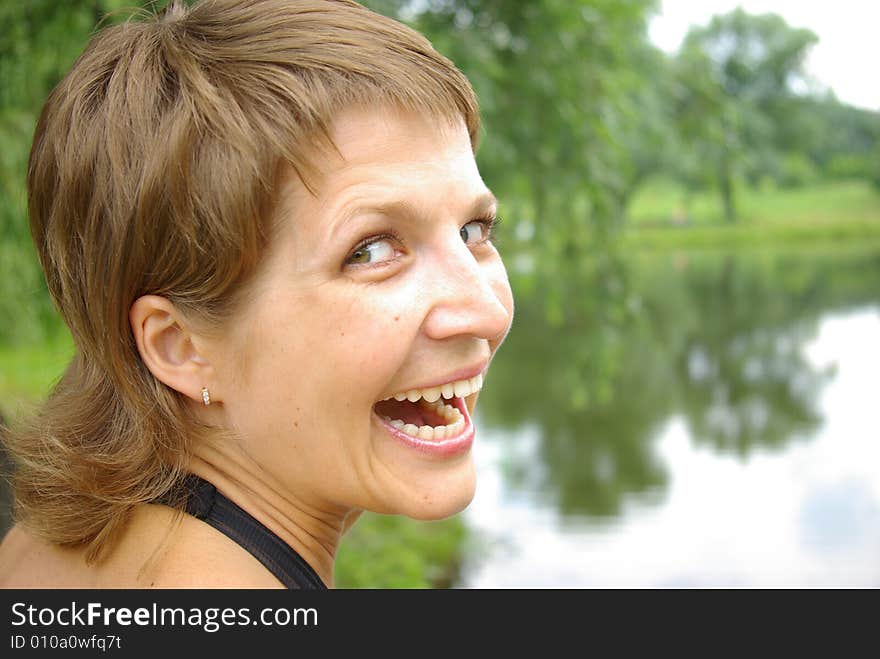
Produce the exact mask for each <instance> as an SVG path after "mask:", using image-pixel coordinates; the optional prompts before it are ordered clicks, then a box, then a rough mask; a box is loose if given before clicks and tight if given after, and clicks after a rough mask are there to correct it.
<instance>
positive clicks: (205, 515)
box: [183, 474, 327, 590]
mask: <svg viewBox="0 0 880 659" xmlns="http://www.w3.org/2000/svg"><path fill="white" fill-rule="evenodd" d="M183 489H184V491H185V492H186V493H187V494H188V496H187V500H186V508H185V510H186V512H188V513H189V514H190V515H192V516H193V517H196V518H198V519H200V520H202V521H203V522H206V523H207V524H209V525H211V526H213V527H214V528H215V529H217V530H218V531H220V532H221V533H223V534H224V535H226V536H227V537H229V538H230V539H232V540H233V541H234V542H235V543H237V544H238V545H240V546H241V547H243V548H244V549H245V550H247V551H248V552H249V553H250V554H251V555H252V556H253V557H254V558H256V559H257V560H258V561H260V563H262V564H263V565H265V566H266V569H267V570H269V572H271V573H272V574H273V575H275V577H276V578H277V579H278V580H279V581H280V582H281V583H283V584H284V585H285V586H286V587H287V588H291V589H301V590H326V589H327V586H326V585H325V584H324V582H323V581H321V578H320V577H319V576H318V574H317V573H316V572H315V570H314V569H312V566H311V565H309V564H308V563H306V561H305V559H303V557H302V556H300V555H299V554H298V553H296V552H295V551H294V550H293V549H292V548H291V547H290V546H289V545H288V544H287V543H286V542H284V541H283V540H282V539H281V538H279V537H278V536H277V535H275V534H274V533H272V531H270V530H269V529H267V528H266V527H265V526H263V524H261V523H260V522H258V521H257V520H256V519H254V518H253V517H251V515H249V514H248V513H246V512H245V511H244V510H243V509H242V508H240V507H239V506H238V505H236V504H235V503H234V502H232V501H230V500H229V499H227V498H226V497H225V496H223V495H222V494H221V493H220V492H219V491H218V490H217V488H216V487H214V486H213V485H212V484H211V483H209V482H208V481H206V480H204V479H203V478H199V477H198V476H195V475H192V474H191V475H189V476H187V478H186V479H185V480H184V483H183Z"/></svg>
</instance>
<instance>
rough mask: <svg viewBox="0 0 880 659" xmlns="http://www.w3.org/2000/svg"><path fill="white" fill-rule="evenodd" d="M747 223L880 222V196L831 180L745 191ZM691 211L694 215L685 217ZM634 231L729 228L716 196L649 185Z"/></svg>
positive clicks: (740, 200) (741, 201)
mask: <svg viewBox="0 0 880 659" xmlns="http://www.w3.org/2000/svg"><path fill="white" fill-rule="evenodd" d="M737 207H738V211H739V216H740V217H739V222H741V223H743V224H778V223H783V224H790V223H794V224H829V223H839V222H857V223H858V222H880V191H878V190H877V189H876V188H875V187H873V186H872V185H871V184H870V183H869V182H867V181H830V182H821V183H817V184H815V185H811V186H806V187H803V188H765V189H749V188H744V187H743V188H741V189H740V190H739V192H738V195H737ZM685 209H687V210H688V212H687V213H686V212H685ZM628 215H629V219H630V221H631V222H632V224H633V226H646V225H650V226H656V225H668V226H675V225H677V224H682V223H685V215H688V219H689V221H687V224H690V225H699V226H702V225H713V224H721V223H723V208H722V206H721V199H720V197H719V195H718V194H717V193H715V192H714V191H701V192H696V193H688V192H687V191H686V190H685V189H684V188H683V187H682V186H681V185H678V184H676V183H674V182H672V181H668V180H663V179H656V180H652V181H649V182H647V183H646V184H645V185H643V186H642V188H641V189H640V190H639V191H638V192H637V193H636V195H635V196H634V198H633V200H632V203H631V204H630V208H629V214H628Z"/></svg>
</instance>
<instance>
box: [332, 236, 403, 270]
mask: <svg viewBox="0 0 880 659" xmlns="http://www.w3.org/2000/svg"><path fill="white" fill-rule="evenodd" d="M396 255H397V250H396V249H395V248H394V245H393V244H392V242H391V239H390V238H377V239H374V240H373V241H371V242H368V243H364V244H363V245H361V246H360V247H358V248H357V249H355V250H354V251H353V252H352V253H351V256H349V257H348V258H347V259H346V260H345V262H346V264H354V265H365V264H370V263H382V262H384V261H391V260H393V259H394V257H395V256H396Z"/></svg>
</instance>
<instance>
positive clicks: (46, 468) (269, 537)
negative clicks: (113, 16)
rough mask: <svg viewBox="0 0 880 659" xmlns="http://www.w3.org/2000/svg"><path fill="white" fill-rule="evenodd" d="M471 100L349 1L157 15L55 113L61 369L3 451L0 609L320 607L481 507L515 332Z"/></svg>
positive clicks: (37, 218) (54, 107)
mask: <svg viewBox="0 0 880 659" xmlns="http://www.w3.org/2000/svg"><path fill="white" fill-rule="evenodd" d="M478 128H479V118H478V115H477V105H476V100H475V98H474V96H473V92H472V90H471V87H470V85H469V84H468V82H467V80H466V79H465V78H464V76H462V74H461V73H460V72H459V71H458V70H457V69H456V68H455V67H454V66H453V65H452V64H451V63H450V62H449V61H448V60H446V59H445V58H443V57H442V56H441V55H439V54H438V53H436V52H435V51H434V50H433V49H432V47H431V46H430V44H429V43H428V42H427V41H426V40H425V39H424V38H422V37H421V36H420V35H418V34H417V33H415V32H413V31H412V30H410V29H409V28H407V27H405V26H403V25H401V24H399V23H396V22H394V21H391V20H389V19H387V18H383V17H381V16H379V15H376V14H373V13H371V12H369V11H367V10H366V9H364V8H363V7H361V6H360V5H357V4H356V3H354V2H349V1H347V0H308V1H306V0H237V1H233V0H203V1H202V2H199V3H197V4H195V5H193V6H192V7H189V8H187V7H185V6H184V5H183V4H182V3H178V2H172V3H171V4H170V5H169V7H168V8H167V9H166V10H165V11H164V12H162V13H161V14H160V15H157V16H152V17H149V18H147V19H144V20H141V21H130V22H128V23H126V24H124V25H120V26H117V27H110V28H106V29H104V30H103V31H101V32H99V33H98V34H97V35H96V36H95V37H94V39H93V40H92V43H91V44H90V45H89V46H88V48H87V49H86V51H85V52H84V53H83V55H82V56H81V57H80V59H79V60H78V61H77V63H76V64H75V65H74V67H73V68H72V70H71V71H70V72H69V74H68V75H67V76H66V77H65V79H64V80H63V81H62V82H61V83H60V84H59V86H58V87H57V88H56V89H55V91H54V92H53V93H52V95H51V96H50V98H49V99H48V101H47V103H46V106H45V108H44V111H43V114H42V116H41V118H40V121H39V123H38V126H37V130H36V134H35V138H34V144H33V149H32V152H31V159H30V166H29V172H28V191H29V207H30V219H31V229H32V233H33V236H34V240H35V243H36V245H37V248H38V251H39V254H40V258H41V263H42V265H43V269H44V271H45V274H46V279H47V282H48V284H49V288H50V291H51V293H52V295H53V297H54V299H55V302H56V304H57V305H58V307H59V309H60V310H61V312H62V314H63V316H64V318H65V321H66V322H67V324H68V326H69V327H70V330H71V333H72V335H73V337H74V341H75V343H76V349H77V352H76V356H75V357H74V359H73V361H72V363H71V364H70V366H69V368H68V369H67V371H66V373H65V375H64V377H63V378H62V380H61V382H60V383H59V384H58V386H57V387H56V388H55V390H54V391H53V393H52V394H51V396H50V397H49V400H48V401H47V403H46V405H45V408H44V409H43V410H42V412H41V413H40V415H39V416H38V417H37V418H36V419H34V420H33V421H32V422H31V423H30V424H29V425H28V426H26V427H21V428H18V429H16V430H15V432H11V433H9V435H8V437H7V438H6V443H7V447H8V450H9V452H10V455H11V456H12V458H13V460H14V462H15V467H16V470H15V474H14V481H13V486H14V493H15V504H16V506H15V510H16V515H17V520H18V523H17V525H16V526H15V527H14V528H13V529H12V530H11V531H10V532H9V534H8V535H7V537H6V538H5V539H4V541H3V544H2V546H0V565H2V566H3V568H2V573H0V583H2V585H4V586H6V587H16V586H17V587H57V586H79V587H151V586H155V587H190V586H208V587H212V586H216V587H221V586H222V587H237V586H257V587H283V586H287V587H291V588H311V587H314V588H322V587H327V586H332V580H333V564H334V558H335V555H336V549H337V547H338V545H339V542H340V538H341V537H342V534H343V533H344V532H345V531H346V530H347V529H348V528H349V527H350V526H351V524H352V523H353V522H354V521H355V520H356V519H357V516H358V515H359V514H360V512H361V511H364V510H370V511H375V512H379V513H388V514H401V515H406V516H409V517H413V518H417V519H438V518H442V517H447V516H449V515H452V514H454V513H456V512H458V511H460V510H462V509H463V508H464V507H465V506H467V504H468V503H469V502H470V500H471V498H472V496H473V493H474V485H475V475H474V467H473V463H472V460H471V455H470V448H471V445H472V443H473V441H474V437H475V430H474V426H473V423H472V421H471V418H472V413H473V409H474V405H475V404H476V399H477V396H478V394H479V391H480V388H481V387H482V385H483V379H484V376H485V373H486V371H487V369H488V367H489V364H490V361H491V359H492V357H493V355H494V354H495V351H496V350H497V349H498V347H499V345H500V344H501V342H502V341H503V340H504V337H505V336H506V334H507V332H508V330H509V328H510V323H511V319H512V313H513V300H512V296H511V291H510V287H509V285H508V282H507V276H506V273H505V270H504V266H503V264H502V262H501V259H500V257H499V255H498V252H497V251H496V250H495V248H494V246H493V245H492V228H493V225H494V223H495V213H496V202H495V199H494V197H493V196H492V194H491V192H490V191H489V190H488V188H487V187H486V185H485V183H484V182H483V180H482V178H481V176H480V173H479V171H478V169H477V165H476V162H475V159H474V149H475V145H476V135H477V132H478Z"/></svg>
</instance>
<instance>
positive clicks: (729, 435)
mask: <svg viewBox="0 0 880 659" xmlns="http://www.w3.org/2000/svg"><path fill="white" fill-rule="evenodd" d="M557 267H558V265H557ZM609 272H611V273H612V276H613V277H614V279H615V282H616V284H615V285H617V284H619V282H625V284H626V286H625V289H624V290H619V291H618V294H617V295H615V296H610V295H606V294H604V292H607V291H608V290H609V285H608V284H607V282H605V281H603V280H602V277H603V276H606V275H607V273H609ZM878 281H880V253H876V252H868V253H861V254H859V253H850V254H836V253H823V254H817V253H810V254H797V253H793V254H765V253H758V254H745V253H743V254H714V255H713V254H704V255H689V256H688V255H681V254H679V255H674V254H673V255H664V256H652V257H641V258H635V257H632V258H629V259H628V260H627V261H626V262H624V263H623V264H620V266H619V268H616V269H613V270H609V269H605V270H599V269H595V270H593V271H592V274H591V276H585V275H583V274H580V275H577V276H576V275H574V274H573V275H572V276H571V277H567V278H566V284H565V289H566V305H565V314H564V322H563V323H552V322H548V320H547V319H548V315H549V316H553V314H548V313H547V305H546V299H547V296H546V295H543V294H542V295H540V296H539V295H528V296H518V297H517V310H516V317H515V321H514V327H513V330H512V331H511V334H510V336H509V338H508V340H507V343H506V344H505V346H504V348H503V349H502V350H501V351H500V352H499V354H498V356H497V358H496V360H495V363H494V364H493V367H492V371H491V373H490V378H491V385H490V386H488V387H487V388H486V390H485V391H484V393H483V394H482V395H481V400H480V407H481V419H482V421H483V423H485V424H486V425H487V426H490V427H492V428H494V429H496V430H500V431H502V434H503V431H505V430H506V431H508V432H513V431H514V430H516V429H519V428H522V427H525V426H526V425H529V426H534V427H537V428H538V429H539V435H540V442H539V445H538V448H537V455H531V456H528V457H526V458H524V457H522V456H520V457H516V456H512V457H511V460H509V461H508V462H507V464H506V468H505V477H506V479H507V481H508V483H509V485H510V486H511V488H514V489H517V488H527V489H529V490H534V491H536V492H538V493H539V494H540V495H541V496H542V497H549V498H550V499H551V500H552V501H553V502H554V503H555V506H556V508H557V510H558V511H559V512H560V513H561V514H562V515H563V516H578V517H580V518H586V519H587V520H591V521H602V520H609V519H612V518H614V517H616V516H617V515H619V513H620V510H621V506H622V505H623V504H624V503H625V502H626V500H627V499H628V498H630V497H632V496H641V497H644V496H652V497H657V496H662V494H663V492H664V491H665V489H666V484H667V479H668V475H667V473H666V470H665V466H664V464H662V463H661V462H660V461H659V460H658V458H657V457H656V455H655V454H654V452H653V450H652V443H653V439H654V438H656V437H657V435H658V431H659V430H660V428H661V427H662V426H663V425H664V424H665V423H667V422H668V420H669V419H670V418H671V417H673V416H680V417H683V418H684V419H685V421H686V423H687V425H688V427H689V430H690V433H691V436H692V441H694V442H697V443H700V444H704V445H706V446H708V447H710V448H711V449H712V450H715V451H718V452H724V453H734V454H736V455H739V456H741V458H742V459H744V460H745V459H747V458H748V456H749V455H750V453H751V452H753V451H755V450H757V449H763V450H767V449H773V450H780V449H783V448H785V447H786V446H787V445H788V444H789V443H790V442H792V441H795V440H798V439H800V440H806V439H809V438H810V436H811V435H812V434H813V433H814V432H815V430H816V429H817V428H818V426H819V424H820V422H821V416H820V414H819V412H818V410H817V409H816V397H817V394H818V392H819V390H820V389H821V386H822V384H823V383H824V382H826V381H827V379H828V377H829V375H830V374H829V373H827V372H824V371H817V370H816V369H814V368H813V367H812V366H811V365H810V364H809V363H808V362H807V361H806V360H805V358H804V356H803V352H802V348H803V346H804V344H805V342H807V341H808V340H809V339H811V338H812V337H813V336H814V334H815V329H816V323H817V319H818V317H819V316H820V314H822V313H825V312H828V311H831V310H837V309H846V308H850V307H853V306H857V305H861V304H866V303H877V302H880V299H878V287H877V285H876V282H878ZM574 291H577V293H573V292H574ZM523 298H525V299H523ZM535 459H537V460H539V461H540V464H538V465H536V464H534V463H533V461H534V460H535Z"/></svg>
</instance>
